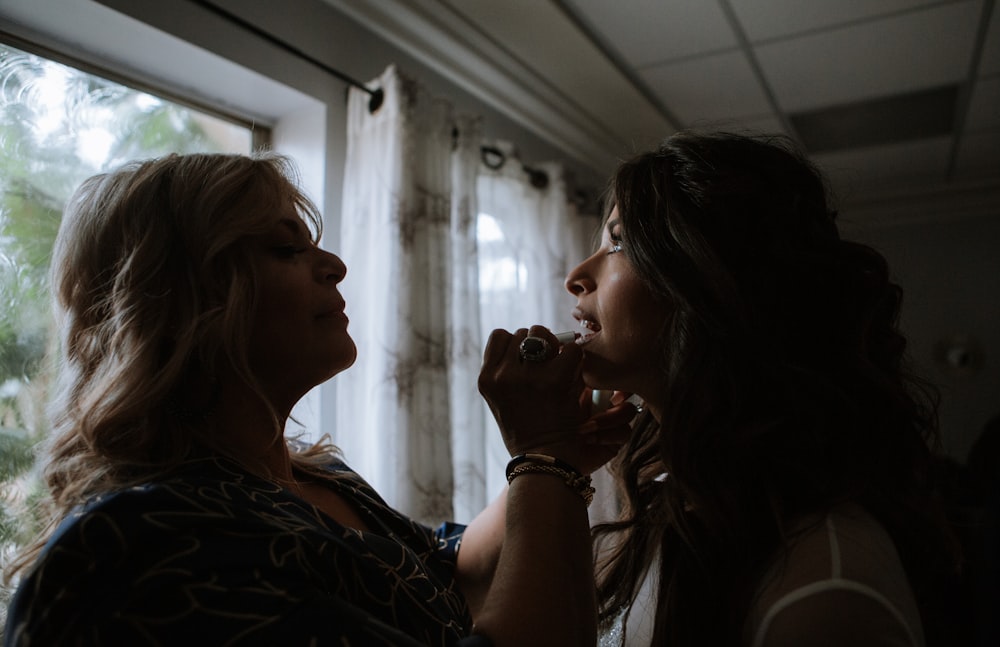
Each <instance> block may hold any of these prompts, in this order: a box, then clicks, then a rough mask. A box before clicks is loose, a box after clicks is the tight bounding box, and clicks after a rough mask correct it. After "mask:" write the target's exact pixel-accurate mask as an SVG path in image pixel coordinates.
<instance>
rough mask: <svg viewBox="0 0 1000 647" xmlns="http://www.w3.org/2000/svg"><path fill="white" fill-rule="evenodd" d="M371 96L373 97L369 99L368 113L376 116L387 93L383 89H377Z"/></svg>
mask: <svg viewBox="0 0 1000 647" xmlns="http://www.w3.org/2000/svg"><path fill="white" fill-rule="evenodd" d="M370 94H371V97H370V98H369V99H368V113H369V114H374V113H375V112H376V111H377V110H378V109H379V108H381V107H382V99H384V98H385V93H384V92H382V88H375V89H374V90H372V91H371V93H370Z"/></svg>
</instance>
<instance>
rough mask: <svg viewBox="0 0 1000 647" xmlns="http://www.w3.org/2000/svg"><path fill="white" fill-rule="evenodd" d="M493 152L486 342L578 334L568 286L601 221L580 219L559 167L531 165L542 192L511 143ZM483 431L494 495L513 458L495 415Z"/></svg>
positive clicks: (484, 248)
mask: <svg viewBox="0 0 1000 647" xmlns="http://www.w3.org/2000/svg"><path fill="white" fill-rule="evenodd" d="M493 147H494V148H496V149H497V150H499V151H500V152H501V153H502V158H503V163H502V165H500V166H499V168H491V167H489V166H486V165H485V164H481V165H480V169H479V178H478V181H477V185H476V193H477V197H478V200H479V234H478V240H479V270H480V281H479V285H480V318H481V320H482V332H483V335H484V339H485V337H486V336H487V335H488V334H489V332H490V331H491V330H493V329H494V328H506V329H507V330H511V331H513V330H516V329H518V328H526V327H529V326H531V325H533V324H542V325H544V326H547V327H548V328H550V329H552V331H553V332H561V331H564V330H574V329H575V328H576V326H577V324H576V321H575V320H574V319H573V317H572V314H571V313H572V310H573V307H574V306H575V305H576V298H575V297H573V296H572V295H571V294H570V293H569V292H568V291H567V290H566V288H565V287H564V281H565V278H566V275H567V274H568V272H569V270H570V269H572V268H573V267H575V266H576V264H577V263H579V262H580V261H581V260H583V259H584V258H585V257H586V256H587V255H589V254H590V253H591V249H592V245H593V240H594V233H595V232H596V231H597V228H598V226H599V219H598V218H597V217H596V216H594V215H583V214H581V213H580V211H579V210H578V208H577V207H576V205H575V204H574V203H573V202H572V201H571V200H570V195H569V190H568V187H567V179H566V176H565V172H564V170H563V168H562V166H561V165H559V164H556V163H544V164H538V165H532V167H531V168H532V169H533V170H535V171H540V172H542V173H543V174H544V176H545V177H546V178H547V182H546V183H545V185H544V186H535V185H534V184H533V183H532V181H531V177H530V176H529V174H528V173H527V172H526V171H525V169H524V166H523V163H522V161H521V160H520V159H519V158H518V156H517V153H516V151H515V150H514V148H513V147H512V146H511V145H510V144H509V143H507V142H497V143H496V144H495V145H494V146H493ZM488 159H489V158H488ZM486 415H487V416H489V414H488V412H487V414H486ZM485 426H486V428H487V429H488V430H489V431H488V432H487V436H486V451H487V460H486V462H485V463H484V465H485V470H484V478H485V479H486V482H487V485H488V491H489V492H490V493H493V494H495V493H496V492H497V491H499V489H500V488H502V487H503V485H504V483H505V480H504V473H503V472H504V467H505V466H506V463H507V460H508V458H509V457H508V455H507V453H506V450H505V449H504V446H503V442H502V440H501V438H500V435H499V432H498V431H496V427H495V423H494V422H493V420H492V417H487V419H486V423H485Z"/></svg>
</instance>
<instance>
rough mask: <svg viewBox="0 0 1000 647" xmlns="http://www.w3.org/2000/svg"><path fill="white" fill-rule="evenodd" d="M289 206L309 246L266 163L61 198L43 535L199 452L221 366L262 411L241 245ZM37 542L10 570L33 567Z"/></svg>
mask: <svg viewBox="0 0 1000 647" xmlns="http://www.w3.org/2000/svg"><path fill="white" fill-rule="evenodd" d="M289 203H291V204H292V205H294V208H295V209H296V211H297V212H298V213H299V214H300V216H301V217H302V218H303V220H304V221H305V222H306V223H307V225H308V226H309V228H310V231H311V234H312V235H313V237H314V239H316V240H318V238H319V236H320V234H321V232H322V220H321V217H320V215H319V212H318V210H317V208H316V207H315V205H314V204H313V203H312V202H311V201H310V200H309V199H308V198H307V197H306V196H305V195H304V194H303V193H302V192H301V191H300V190H299V189H298V188H297V174H296V172H295V168H294V167H293V165H292V163H291V161H290V160H289V159H287V158H285V157H283V156H280V155H277V154H274V153H263V152H262V153H256V154H253V155H249V156H247V155H223V154H189V155H170V156H167V157H163V158H159V159H153V160H148V161H141V162H133V163H130V164H127V165H125V166H123V167H122V168H120V169H118V170H116V171H113V172H110V173H105V174H101V175H97V176H94V177H92V178H90V179H88V180H86V181H85V182H84V183H83V184H82V185H81V186H80V187H79V189H78V190H77V191H76V193H75V194H74V195H73V197H72V198H71V199H70V201H69V203H68V205H67V207H66V210H65V213H64V217H63V222H62V225H61V227H60V230H59V234H58V236H57V239H56V243H55V248H54V251H53V259H52V269H51V285H52V292H53V298H54V304H55V311H56V319H57V327H58V329H59V330H60V334H61V340H60V342H61V343H60V344H59V347H60V348H59V357H58V363H57V368H58V372H59V376H58V388H57V392H56V395H55V397H54V398H53V401H52V403H51V405H50V415H51V419H52V435H51V437H50V441H49V447H48V448H47V456H46V465H45V469H44V475H45V479H46V481H47V484H48V486H49V489H50V491H51V497H52V500H51V510H50V511H49V514H50V517H51V521H50V524H55V523H56V522H57V521H58V520H59V519H61V518H62V517H63V516H64V515H65V514H66V513H67V512H68V511H69V510H71V509H72V508H73V507H74V506H76V505H79V504H80V503H82V502H84V501H86V500H87V499H89V498H91V497H93V496H95V495H97V494H101V493H104V492H108V491H111V490H115V489H118V488H121V487H125V486H128V485H131V484H135V483H139V482H143V481H147V480H149V479H152V478H155V477H156V476H158V475H161V474H164V473H166V472H168V471H170V470H171V469H173V468H175V467H176V466H177V465H179V464H181V463H183V462H184V461H185V460H187V459H189V458H191V457H192V456H194V455H196V454H197V453H198V452H199V447H201V446H203V445H205V444H210V439H207V438H204V437H202V436H203V435H204V433H205V432H204V431H203V429H202V426H201V425H199V424H198V423H199V422H200V421H201V420H200V418H201V417H202V416H203V414H204V413H206V412H207V411H208V410H209V409H210V408H211V406H212V404H213V397H215V396H216V395H217V391H215V388H216V386H217V385H216V382H215V378H214V376H215V375H217V374H218V373H217V372H216V370H217V368H218V367H220V366H223V365H225V366H226V368H227V369H228V370H232V371H234V372H235V373H236V375H237V377H238V379H241V380H243V381H245V383H246V384H248V385H250V387H251V388H253V389H254V390H256V391H257V393H258V394H259V395H261V397H262V399H263V400H264V401H265V402H267V401H268V400H267V398H266V396H264V394H263V393H262V392H261V389H260V387H259V385H258V382H257V380H256V379H255V378H254V376H253V374H252V372H251V371H250V367H249V361H248V347H249V339H250V332H251V331H250V326H251V324H252V321H253V313H254V310H255V307H256V304H255V295H256V292H257V287H256V286H257V280H256V279H257V277H256V276H255V272H254V264H253V263H252V262H251V259H250V256H249V254H250V248H249V245H247V244H245V241H247V240H248V239H249V238H251V237H254V236H259V235H262V234H264V233H266V232H267V231H268V229H269V228H270V227H271V226H273V222H274V219H273V214H274V213H275V212H276V211H284V210H287V208H288V204H289ZM272 413H273V407H272ZM274 422H275V431H276V434H281V433H282V430H281V429H280V426H279V423H278V417H277V415H275V416H274ZM327 447H328V446H326V445H317V446H314V447H312V448H310V450H311V452H312V453H310V452H306V453H305V455H303V456H301V457H299V458H298V461H299V462H305V463H306V464H310V463H311V462H312V463H314V462H315V458H316V456H315V454H316V453H318V452H319V449H321V448H322V449H326V448H327ZM45 535H46V536H45V537H42V538H41V539H40V540H39V541H38V542H37V543H36V545H34V546H32V547H29V549H28V550H27V551H26V553H25V554H24V555H23V556H22V557H21V558H20V559H19V560H18V561H17V562H16V563H15V567H14V569H12V570H19V569H20V568H22V567H23V566H25V565H26V564H28V563H30V562H31V561H33V559H34V557H35V556H36V555H37V553H38V551H39V550H40V549H41V546H42V545H44V542H45V540H46V539H47V535H48V533H45ZM10 574H11V573H8V575H10Z"/></svg>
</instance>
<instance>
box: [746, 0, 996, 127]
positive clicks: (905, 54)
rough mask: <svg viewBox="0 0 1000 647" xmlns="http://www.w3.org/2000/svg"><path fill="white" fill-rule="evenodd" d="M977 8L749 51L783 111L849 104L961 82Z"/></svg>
mask: <svg viewBox="0 0 1000 647" xmlns="http://www.w3.org/2000/svg"><path fill="white" fill-rule="evenodd" d="M978 18H979V5H978V3H969V2H963V3H958V4H948V5H943V6H937V7H934V8H931V9H927V10H924V11H920V12H914V13H908V14H905V15H901V16H897V17H895V18H886V19H882V20H877V21H873V22H868V23H863V24H860V25H856V26H853V27H846V28H842V29H836V30H832V31H828V32H823V33H819V34H816V35H811V36H807V37H802V38H795V39H790V40H785V41H779V42H774V43H770V44H768V45H764V46H761V47H759V48H757V57H758V60H759V61H760V64H761V67H762V69H763V72H764V75H765V77H766V78H767V80H768V83H769V84H770V86H771V87H772V88H773V90H774V94H775V96H776V98H777V100H778V103H779V104H780V105H781V107H782V108H783V109H784V110H789V111H797V110H805V109H811V108H816V107H820V106H829V105H837V104H844V103H851V102H854V101H860V100H864V99H871V98H876V97H883V96H889V95H893V94H898V93H902V92H907V91H911V90H917V89H922V88H929V87H934V86H939V85H946V84H949V83H955V82H959V81H962V80H963V79H964V78H965V76H966V75H967V73H968V69H969V61H970V58H971V54H972V47H973V43H974V40H975V35H976V24H977V20H978Z"/></svg>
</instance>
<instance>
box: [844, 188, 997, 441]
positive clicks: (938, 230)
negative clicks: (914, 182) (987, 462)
mask: <svg viewBox="0 0 1000 647" xmlns="http://www.w3.org/2000/svg"><path fill="white" fill-rule="evenodd" d="M945 208H947V207H945ZM850 237H852V238H854V239H856V240H860V241H862V242H865V243H868V244H870V245H872V246H873V247H875V248H876V249H878V250H879V251H881V252H882V253H883V254H884V255H885V256H886V257H887V259H888V260H889V265H890V268H891V269H892V272H893V276H894V278H895V279H896V281H897V282H898V283H899V284H900V285H901V286H902V287H903V290H904V296H903V311H902V317H901V326H902V328H903V331H904V333H905V334H906V335H907V337H908V338H909V340H910V354H911V357H912V360H913V363H914V366H915V367H916V369H917V370H918V372H919V373H921V374H922V375H923V376H924V377H925V378H926V379H928V380H930V381H931V382H933V383H935V384H937V385H938V386H939V388H940V389H941V396H942V401H941V410H940V416H941V431H942V436H943V441H944V445H945V449H946V450H947V451H948V453H949V454H950V455H951V456H952V457H953V458H955V459H957V460H960V461H964V460H965V458H966V455H967V454H968V450H969V447H970V446H971V445H972V443H973V441H974V440H975V439H976V437H977V436H978V435H979V433H980V432H981V431H982V428H983V425H985V424H986V422H987V420H989V419H990V418H992V417H994V416H997V415H1000V251H998V250H1000V214H984V215H980V216H975V217H960V218H956V219H953V220H948V221H944V222H942V221H936V222H935V221H922V222H914V223H898V224H891V225H882V226H876V227H871V228H867V229H859V230H852V232H851V236H850ZM956 337H965V338H968V339H971V340H973V341H974V342H975V343H976V344H978V347H979V349H980V350H981V352H982V356H981V360H980V361H981V363H980V364H979V365H978V366H977V365H975V363H974V364H973V365H972V366H971V367H970V368H968V369H952V368H949V366H948V365H947V364H945V363H942V361H941V358H940V353H939V351H938V348H937V345H938V344H939V343H940V342H942V341H944V340H948V339H952V338H956Z"/></svg>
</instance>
